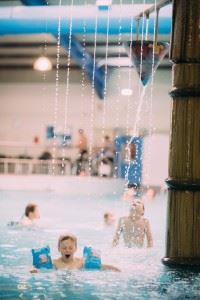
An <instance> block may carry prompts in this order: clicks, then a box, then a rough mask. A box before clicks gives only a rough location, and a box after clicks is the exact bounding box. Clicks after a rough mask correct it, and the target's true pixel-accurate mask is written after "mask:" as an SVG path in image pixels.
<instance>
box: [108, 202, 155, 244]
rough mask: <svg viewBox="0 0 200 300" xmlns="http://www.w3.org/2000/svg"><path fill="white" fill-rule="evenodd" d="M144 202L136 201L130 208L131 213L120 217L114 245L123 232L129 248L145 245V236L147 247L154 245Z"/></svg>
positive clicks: (125, 242)
mask: <svg viewBox="0 0 200 300" xmlns="http://www.w3.org/2000/svg"><path fill="white" fill-rule="evenodd" d="M143 216H144V204H143V203H142V202H140V201H135V202H134V203H133V204H132V205H131V208H130V211H129V215H128V216H126V217H122V218H120V219H119V222H118V226H117V229H116V233H115V236H114V238H113V247H115V246H117V244H118V243H119V239H120V236H121V234H122V236H123V240H124V245H125V246H126V247H128V248H132V247H138V248H142V247H144V242H145V237H146V240H147V247H148V248H149V247H152V246H153V237H152V233H151V228H150V223H149V220H148V219H146V218H144V217H143Z"/></svg>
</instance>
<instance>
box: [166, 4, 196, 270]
mask: <svg viewBox="0 0 200 300" xmlns="http://www.w3.org/2000/svg"><path fill="white" fill-rule="evenodd" d="M199 24H200V1H196V0H190V1H188V0H181V1H180V0H173V28H172V45H171V59H172V61H173V63H174V65H173V89H172V91H171V96H172V105H173V106H172V123H171V144H170V159H169V179H168V180H167V184H168V189H169V193H168V224H167V244H166V257H165V258H164V259H163V263H165V264H167V265H169V266H192V267H197V268H200V35H199Z"/></svg>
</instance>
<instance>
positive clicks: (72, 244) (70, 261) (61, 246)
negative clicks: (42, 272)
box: [30, 233, 120, 273]
mask: <svg viewBox="0 0 200 300" xmlns="http://www.w3.org/2000/svg"><path fill="white" fill-rule="evenodd" d="M76 250H77V238H76V236H75V235H73V234H71V233H69V234H64V235H60V237H59V239H58V251H59V252H60V254H61V256H60V257H59V258H56V259H54V260H53V266H54V268H55V269H56V270H59V269H68V270H80V269H84V259H83V258H78V257H75V256H74V254H75V252H76ZM101 270H111V271H115V272H120V270H119V269H118V268H116V267H114V266H111V265H103V264H102V265H101ZM30 272H31V273H37V272H38V270H37V269H36V268H35V267H33V268H32V269H31V271H30Z"/></svg>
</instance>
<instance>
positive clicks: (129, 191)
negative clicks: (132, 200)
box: [127, 183, 139, 196]
mask: <svg viewBox="0 0 200 300" xmlns="http://www.w3.org/2000/svg"><path fill="white" fill-rule="evenodd" d="M138 190H139V186H138V185H137V184H136V183H129V184H128V185H127V194H128V195H129V196H133V195H134V194H135V193H136V192H137V191H138Z"/></svg>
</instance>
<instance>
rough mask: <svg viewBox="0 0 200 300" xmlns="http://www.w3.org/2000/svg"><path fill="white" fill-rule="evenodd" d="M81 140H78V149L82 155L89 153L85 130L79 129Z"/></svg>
mask: <svg viewBox="0 0 200 300" xmlns="http://www.w3.org/2000/svg"><path fill="white" fill-rule="evenodd" d="M78 133H79V138H78V145H77V147H78V148H79V150H80V154H82V153H85V152H87V149H88V142H87V137H86V135H85V133H84V130H83V129H79V131H78Z"/></svg>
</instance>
